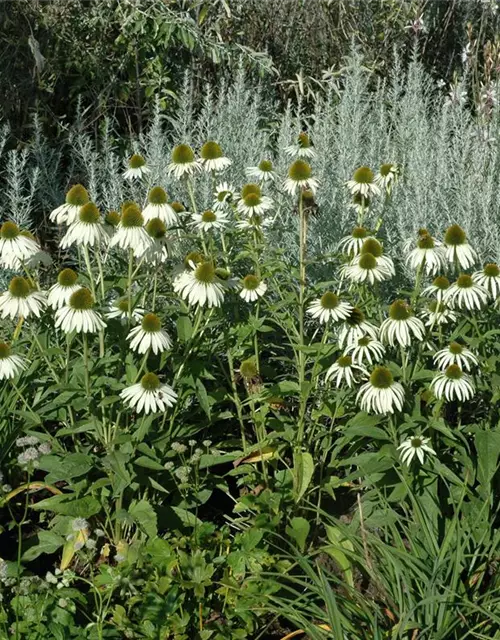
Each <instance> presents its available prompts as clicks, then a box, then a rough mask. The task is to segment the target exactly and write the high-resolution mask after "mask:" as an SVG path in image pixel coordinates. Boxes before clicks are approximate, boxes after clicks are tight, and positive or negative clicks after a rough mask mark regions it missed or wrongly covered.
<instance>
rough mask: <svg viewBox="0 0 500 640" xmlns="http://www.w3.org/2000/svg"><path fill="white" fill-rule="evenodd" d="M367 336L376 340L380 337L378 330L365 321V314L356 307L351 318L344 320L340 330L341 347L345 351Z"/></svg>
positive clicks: (350, 315)
mask: <svg viewBox="0 0 500 640" xmlns="http://www.w3.org/2000/svg"><path fill="white" fill-rule="evenodd" d="M366 335H368V336H370V337H371V338H373V339H374V340H376V339H377V337H378V328H377V327H376V326H375V325H373V324H372V323H371V322H368V321H367V320H366V319H365V314H364V313H363V312H362V311H361V309H358V307H354V309H353V310H352V311H351V313H350V314H349V317H347V318H346V319H345V320H344V322H343V324H342V327H341V329H340V332H339V335H338V341H339V347H340V348H341V349H343V348H344V346H347V345H350V344H352V343H353V342H357V341H358V340H359V339H360V338H362V337H363V336H366Z"/></svg>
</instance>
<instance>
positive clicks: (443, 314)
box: [421, 300, 457, 328]
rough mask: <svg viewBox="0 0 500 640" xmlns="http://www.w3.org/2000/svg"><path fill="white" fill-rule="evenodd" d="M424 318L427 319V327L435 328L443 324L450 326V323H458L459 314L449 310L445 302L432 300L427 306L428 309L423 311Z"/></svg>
mask: <svg viewBox="0 0 500 640" xmlns="http://www.w3.org/2000/svg"><path fill="white" fill-rule="evenodd" d="M421 315H422V317H423V318H424V319H425V321H426V322H425V326H426V327H431V328H432V327H434V326H436V325H438V326H439V325H441V324H449V323H450V322H456V320H457V314H456V313H455V312H454V311H453V310H452V309H449V308H448V307H447V306H446V305H445V304H444V302H439V301H438V300H432V302H429V304H428V305H427V308H425V309H422V312H421Z"/></svg>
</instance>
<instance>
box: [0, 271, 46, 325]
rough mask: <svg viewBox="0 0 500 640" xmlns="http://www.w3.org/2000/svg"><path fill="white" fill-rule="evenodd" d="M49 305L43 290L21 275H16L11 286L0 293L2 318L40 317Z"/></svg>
mask: <svg viewBox="0 0 500 640" xmlns="http://www.w3.org/2000/svg"><path fill="white" fill-rule="evenodd" d="M46 305H47V299H46V297H45V293H44V292H43V291H38V290H37V289H35V288H33V287H32V285H31V284H30V283H29V282H28V280H26V278H23V277H21V276H14V278H12V280H11V281H10V284H9V288H8V289H7V291H4V292H3V293H2V295H0V313H1V314H2V318H11V319H14V318H29V317H31V316H36V317H37V318H39V317H40V316H41V314H42V311H43V310H44V309H45V307H46Z"/></svg>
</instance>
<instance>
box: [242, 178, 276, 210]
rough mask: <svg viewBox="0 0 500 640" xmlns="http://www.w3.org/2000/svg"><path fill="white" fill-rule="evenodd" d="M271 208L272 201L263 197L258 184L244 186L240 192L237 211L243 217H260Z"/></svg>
mask: <svg viewBox="0 0 500 640" xmlns="http://www.w3.org/2000/svg"><path fill="white" fill-rule="evenodd" d="M272 208H273V201H272V200H271V198H269V197H267V196H263V195H262V193H261V190H260V187H259V185H258V184H246V185H245V186H244V187H243V189H242V190H241V198H240V200H239V201H238V204H237V209H238V211H239V212H240V213H241V214H243V215H244V216H247V217H250V216H254V215H257V216H261V215H262V214H263V213H265V212H266V211H269V210H270V209H272Z"/></svg>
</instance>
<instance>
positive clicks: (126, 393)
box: [120, 373, 177, 414]
mask: <svg viewBox="0 0 500 640" xmlns="http://www.w3.org/2000/svg"><path fill="white" fill-rule="evenodd" d="M120 396H121V397H122V398H123V400H124V402H125V404H126V405H127V406H128V407H129V408H130V409H133V410H134V411H136V412H137V413H142V412H144V413H146V414H148V413H158V412H160V411H162V412H164V411H166V410H167V408H168V407H173V406H174V404H175V403H176V402H177V394H176V393H175V391H174V390H173V389H172V387H171V386H170V385H168V384H165V383H164V384H162V383H161V382H160V379H159V378H158V376H157V375H156V374H155V373H146V374H145V375H143V376H142V378H141V381H140V382H138V383H137V384H133V385H132V386H130V387H127V388H126V389H123V391H122V392H121V393H120Z"/></svg>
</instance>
